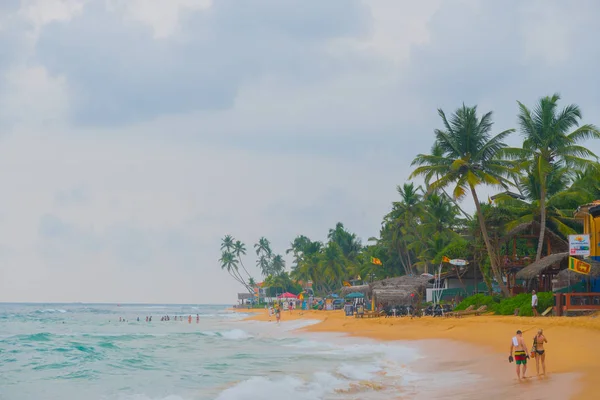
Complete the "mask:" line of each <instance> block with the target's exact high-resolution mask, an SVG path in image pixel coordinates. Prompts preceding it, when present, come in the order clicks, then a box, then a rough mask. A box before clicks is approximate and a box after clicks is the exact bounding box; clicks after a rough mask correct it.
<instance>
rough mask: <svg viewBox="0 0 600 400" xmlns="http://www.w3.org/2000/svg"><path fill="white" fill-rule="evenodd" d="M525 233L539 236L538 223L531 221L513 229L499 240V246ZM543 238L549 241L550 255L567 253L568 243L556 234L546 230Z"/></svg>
mask: <svg viewBox="0 0 600 400" xmlns="http://www.w3.org/2000/svg"><path fill="white" fill-rule="evenodd" d="M527 231H528V232H529V233H530V234H532V235H535V236H538V235H539V234H540V224H539V222H537V221H532V222H527V223H524V224H520V225H518V226H516V227H515V228H513V229H511V230H510V231H508V232H507V233H505V234H504V235H503V236H502V238H501V239H500V244H503V243H506V242H507V241H508V240H510V239H512V238H513V237H514V236H516V235H519V234H523V233H525V232H527ZM544 237H545V238H547V239H548V240H549V241H550V246H551V247H552V249H551V250H552V253H562V252H564V251H569V243H568V242H567V241H566V240H564V239H563V238H561V237H560V236H558V235H557V234H556V233H554V232H552V231H551V230H550V229H548V228H546V232H545V233H544ZM540 261H541V260H540Z"/></svg>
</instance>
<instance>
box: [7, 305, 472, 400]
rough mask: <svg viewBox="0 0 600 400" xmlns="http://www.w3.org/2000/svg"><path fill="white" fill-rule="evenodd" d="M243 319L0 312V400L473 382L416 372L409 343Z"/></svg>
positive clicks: (298, 398) (336, 392) (132, 312)
mask: <svg viewBox="0 0 600 400" xmlns="http://www.w3.org/2000/svg"><path fill="white" fill-rule="evenodd" d="M164 315H168V316H170V317H171V320H170V321H161V317H162V316H164ZM189 315H191V316H192V317H193V318H192V323H188V320H187V317H188V316H189ZM196 315H199V321H198V322H197V321H196ZM147 316H152V322H146V317H147ZM175 316H176V317H177V320H173V317H175ZM180 316H182V317H183V321H181V320H180V319H179V317H180ZM138 317H139V319H140V321H139V322H138V321H137V318H138ZM245 317H246V315H245V314H243V313H235V312H232V311H229V310H227V308H226V306H214V305H210V306H207V305H125V304H123V305H100V304H94V305H90V304H44V305H42V304H0V399H1V400H43V399H48V400H75V399H78V400H79V399H82V400H83V399H85V400H204V399H207V400H208V399H210V400H213V399H216V400H246V399H248V400H250V399H252V400H261V399H271V398H283V399H285V400H314V399H389V398H399V397H396V396H397V395H398V394H399V393H402V395H403V397H402V398H416V397H418V395H419V394H423V393H425V391H426V390H428V389H431V388H432V386H433V387H437V386H444V385H453V384H454V382H459V381H462V382H464V381H465V379H466V380H469V379H473V378H469V376H467V375H465V374H462V375H461V376H460V377H457V376H456V373H450V372H449V373H440V372H435V371H431V372H428V371H422V370H420V371H417V370H416V369H414V368H413V367H412V366H413V365H416V363H417V364H418V363H419V361H420V360H421V359H422V357H423V355H422V354H420V352H419V348H418V347H417V346H415V345H411V344H410V343H409V342H407V343H400V342H398V343H379V342H376V341H371V340H368V339H359V338H349V337H344V336H341V335H335V334H309V333H296V332H295V330H297V329H298V328H301V327H303V326H306V325H307V324H311V323H315V322H316V321H287V322H286V321H285V315H284V321H283V322H282V323H281V324H280V325H276V324H275V323H274V322H271V323H268V322H253V321H242V319H244V318H245ZM119 318H122V319H124V320H125V322H119ZM457 378H460V379H457Z"/></svg>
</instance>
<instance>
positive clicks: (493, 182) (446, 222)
mask: <svg viewBox="0 0 600 400" xmlns="http://www.w3.org/2000/svg"><path fill="white" fill-rule="evenodd" d="M559 100H560V97H559V96H558V95H556V94H555V95H553V96H547V97H543V98H541V99H540V100H539V101H538V103H537V104H535V105H534V106H533V107H532V108H529V107H527V106H526V105H524V104H523V103H521V102H517V106H518V114H517V118H516V121H517V123H518V125H517V126H518V129H512V128H510V129H504V130H502V131H499V132H496V131H495V129H494V123H493V118H492V117H493V114H492V112H486V113H483V114H480V113H479V112H478V109H477V107H476V106H472V107H469V106H466V105H462V106H461V107H459V108H458V109H457V110H456V111H455V112H453V113H452V114H450V115H447V114H446V113H445V112H444V111H443V110H441V109H440V110H438V115H439V117H440V128H438V129H434V131H433V133H434V135H433V138H432V146H431V150H430V152H429V153H428V154H418V155H416V156H415V158H414V160H413V161H412V164H411V165H412V166H413V167H414V169H413V170H412V172H411V174H410V176H409V179H414V178H422V181H419V182H415V181H407V182H404V183H401V184H400V185H398V186H397V197H396V198H395V199H393V201H392V203H391V206H390V211H389V212H388V213H386V214H385V215H384V216H383V217H382V221H381V228H380V232H379V235H378V236H377V237H371V238H368V240H367V241H366V242H363V241H362V240H361V239H360V238H359V237H358V235H357V234H356V233H354V232H352V231H351V230H349V229H348V228H347V227H346V226H345V225H344V224H343V223H341V222H339V223H337V224H336V225H335V226H334V227H332V228H331V229H330V230H329V232H328V233H327V235H326V236H325V237H324V238H322V239H316V240H315V239H313V238H309V237H307V236H305V235H298V236H297V237H295V238H294V239H293V240H292V241H291V243H290V245H289V247H288V248H287V249H286V250H285V252H286V254H287V255H288V256H289V257H291V260H292V262H291V265H290V267H289V269H288V268H286V263H285V259H284V257H283V255H282V254H280V253H274V252H273V251H272V249H271V243H270V242H269V240H267V239H266V238H264V237H262V238H260V239H259V240H258V241H257V243H256V244H254V246H253V247H254V250H255V253H256V257H257V258H256V266H257V267H258V270H259V271H260V273H261V275H262V278H263V285H262V286H263V288H265V287H268V288H271V289H269V290H270V293H281V292H283V291H291V292H293V293H299V292H300V291H302V290H304V289H305V288H307V287H308V286H311V287H312V290H313V291H314V292H315V293H317V294H322V295H325V294H329V293H332V292H335V291H337V290H339V289H340V288H341V287H342V286H343V285H347V284H349V283H350V282H352V283H356V282H360V283H364V282H370V281H373V280H379V279H383V278H387V277H393V276H399V275H415V274H421V273H425V272H433V269H434V268H435V266H436V265H438V264H439V263H440V262H441V260H442V257H450V258H464V259H467V260H469V261H470V264H471V265H474V266H475V267H476V268H478V269H479V270H480V272H481V274H482V275H483V277H484V281H485V282H486V284H487V285H488V288H489V292H490V293H492V292H493V290H492V289H493V286H494V285H497V287H498V288H499V289H500V292H501V294H502V296H503V297H510V294H509V292H508V289H507V288H506V285H505V284H504V280H503V271H502V268H501V261H500V260H501V257H502V255H503V254H506V250H505V249H504V247H503V246H502V245H501V242H502V241H501V239H502V237H503V236H505V235H506V233H507V232H509V231H511V230H512V229H514V228H516V227H517V226H519V225H521V224H524V223H531V222H537V223H538V224H539V225H540V226H541V229H539V237H538V238H537V242H536V243H533V244H532V245H528V244H523V243H519V250H520V251H523V252H528V253H531V255H532V256H533V255H535V258H536V259H540V258H541V257H542V255H543V252H544V249H545V245H544V243H545V241H544V236H545V232H546V229H545V228H548V230H549V231H551V232H553V233H554V234H556V235H557V236H559V237H562V238H566V237H567V235H569V234H573V233H576V232H580V231H581V226H580V224H579V222H578V221H577V220H575V219H574V218H573V212H574V210H575V209H576V208H577V207H578V205H581V204H585V203H589V202H592V201H593V200H596V199H598V198H600V164H599V163H598V159H597V157H596V155H595V154H594V153H593V152H592V151H590V150H589V149H588V148H587V147H586V143H588V141H589V140H593V139H598V138H600V131H599V130H598V129H597V128H596V127H595V126H594V125H591V124H580V123H581V120H582V114H581V110H580V109H579V107H578V106H576V105H573V104H571V105H567V106H566V107H564V108H562V109H559V107H558V103H559ZM517 131H518V132H519V133H520V135H521V137H522V138H523V142H522V145H521V147H509V146H508V144H507V138H508V137H509V136H510V135H512V134H513V133H517ZM515 136H516V135H515ZM484 186H487V187H492V188H496V191H497V192H498V194H497V195H495V196H493V198H494V200H493V201H492V199H491V198H487V199H481V196H480V191H481V188H482V187H484ZM467 196H468V197H471V199H472V202H473V205H474V209H475V212H474V214H473V215H471V214H469V213H468V212H466V211H465V207H464V204H463V203H462V202H463V201H464V199H465V197H467ZM221 252H222V254H221V258H220V260H219V262H220V265H221V268H222V269H223V270H225V271H227V272H228V273H229V275H231V277H232V278H233V279H235V280H236V281H237V282H239V283H240V284H241V285H242V286H243V287H244V288H245V289H246V290H248V291H249V292H250V293H254V288H255V286H256V285H257V284H256V281H255V279H254V278H253V277H252V276H251V275H250V273H249V272H248V270H247V269H246V267H245V266H244V264H243V262H242V259H243V257H244V256H245V255H246V246H245V245H244V243H242V242H240V241H238V240H235V239H234V238H233V237H232V236H231V235H226V236H225V237H224V238H223V240H222V244H221ZM273 290H275V292H273ZM515 301H516V300H515ZM511 304H512V303H511ZM517 308H519V307H517ZM520 308H521V309H524V310H525V308H523V307H520ZM523 312H526V311H523Z"/></svg>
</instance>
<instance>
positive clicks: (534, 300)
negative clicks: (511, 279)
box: [531, 290, 539, 317]
mask: <svg viewBox="0 0 600 400" xmlns="http://www.w3.org/2000/svg"><path fill="white" fill-rule="evenodd" d="M537 306H538V298H537V294H535V290H532V291H531V309H532V310H533V316H534V317H537V316H539V315H538V311H537Z"/></svg>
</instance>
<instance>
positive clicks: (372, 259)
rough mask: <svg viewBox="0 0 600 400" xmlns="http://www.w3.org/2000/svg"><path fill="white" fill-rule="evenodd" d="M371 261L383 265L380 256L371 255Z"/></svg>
mask: <svg viewBox="0 0 600 400" xmlns="http://www.w3.org/2000/svg"><path fill="white" fill-rule="evenodd" d="M371 263H372V264H375V265H382V264H381V260H380V259H379V258H375V257H371Z"/></svg>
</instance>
